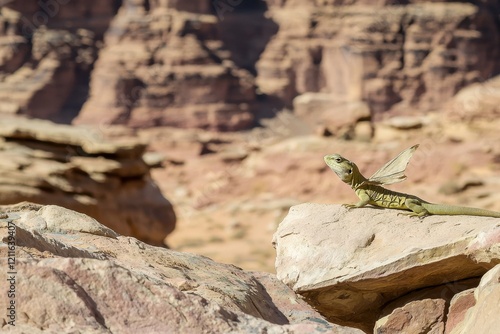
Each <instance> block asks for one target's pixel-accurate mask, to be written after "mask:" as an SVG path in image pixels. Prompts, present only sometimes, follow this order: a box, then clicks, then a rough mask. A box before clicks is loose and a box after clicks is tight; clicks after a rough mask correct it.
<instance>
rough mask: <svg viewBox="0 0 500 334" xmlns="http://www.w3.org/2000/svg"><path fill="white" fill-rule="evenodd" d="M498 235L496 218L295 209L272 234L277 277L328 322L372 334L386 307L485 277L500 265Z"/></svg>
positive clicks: (307, 206)
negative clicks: (420, 292) (432, 289)
mask: <svg viewBox="0 0 500 334" xmlns="http://www.w3.org/2000/svg"><path fill="white" fill-rule="evenodd" d="M499 236H500V230H499V225H498V219H496V218H487V217H472V216H454V217H453V216H430V217H427V218H423V219H421V220H420V219H415V218H414V217H413V218H412V217H407V216H399V215H398V212H397V211H396V210H381V209H376V208H362V209H355V210H347V209H345V208H343V207H341V206H339V205H320V204H302V205H298V206H294V207H292V208H291V209H290V212H289V214H288V216H287V217H286V218H285V219H284V221H283V222H282V223H281V224H280V226H279V228H278V230H277V232H276V233H275V235H274V243H275V247H276V252H277V258H276V271H277V276H278V278H279V279H281V280H282V281H283V282H285V283H286V284H287V285H288V286H290V287H293V289H294V291H296V292H298V293H300V294H301V295H303V296H304V297H305V298H306V300H308V302H309V303H310V304H311V305H313V306H314V307H315V308H316V309H317V310H318V311H320V312H321V313H322V314H323V315H325V316H326V317H327V318H328V319H330V320H331V321H333V322H337V323H341V324H349V325H350V326H355V327H358V328H363V329H364V330H368V331H371V330H372V329H373V324H374V322H375V321H376V319H377V317H378V314H379V313H380V308H381V307H382V306H383V305H384V304H386V303H387V302H389V301H392V300H394V299H396V298H397V297H399V296H402V295H404V294H406V293H408V292H410V291H414V290H417V289H421V288H424V287H429V286H434V285H440V284H445V283H446V282H454V281H457V280H462V279H466V278H471V277H477V276H480V275H482V274H484V273H485V272H486V270H487V269H488V268H492V267H493V266H494V265H495V264H496V263H498V262H499V260H500V252H499V247H498V245H499V240H500V239H499ZM395 240H397V242H395Z"/></svg>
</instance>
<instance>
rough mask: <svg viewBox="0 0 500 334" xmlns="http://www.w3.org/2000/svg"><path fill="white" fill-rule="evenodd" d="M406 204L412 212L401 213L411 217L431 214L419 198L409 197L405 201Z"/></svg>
mask: <svg viewBox="0 0 500 334" xmlns="http://www.w3.org/2000/svg"><path fill="white" fill-rule="evenodd" d="M405 205H406V207H407V208H408V209H410V210H411V211H412V212H409V213H401V214H406V215H408V216H410V217H425V216H427V215H429V211H427V209H425V208H424V207H423V206H422V203H420V201H419V200H417V199H414V198H407V199H406V201H405Z"/></svg>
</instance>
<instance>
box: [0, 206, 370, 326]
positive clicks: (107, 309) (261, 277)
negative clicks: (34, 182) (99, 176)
mask: <svg viewBox="0 0 500 334" xmlns="http://www.w3.org/2000/svg"><path fill="white" fill-rule="evenodd" d="M0 210H1V211H2V213H3V214H2V218H1V219H0V237H1V243H0V258H1V259H2V260H1V261H0V262H1V263H0V264H1V265H2V266H3V267H4V268H5V267H6V266H7V260H6V258H7V242H8V240H9V239H8V235H9V234H8V232H9V231H11V230H12V229H9V227H8V226H13V225H12V224H15V238H16V244H17V249H16V254H17V257H16V264H15V269H16V271H17V274H16V278H17V279H18V281H17V283H16V291H17V292H18V294H17V295H16V297H15V302H16V307H17V309H16V312H17V319H16V326H15V327H11V326H10V325H9V324H8V321H9V319H8V318H7V316H6V315H5V312H4V314H3V315H2V316H1V317H2V321H1V322H0V328H1V329H2V331H4V330H11V332H13V333H26V332H30V333H39V332H41V331H42V330H44V331H51V332H54V331H59V332H85V333H123V332H133V331H145V332H148V333H158V332H163V333H165V332H175V333H181V332H182V333H227V332H239V333H255V332H266V333H332V334H333V333H352V334H354V333H358V334H359V333H360V331H359V330H356V329H352V328H344V327H341V326H336V325H333V324H329V323H328V322H326V321H325V320H324V319H323V318H322V317H321V316H320V315H319V314H318V313H316V312H315V311H314V310H312V309H311V308H310V307H309V306H308V305H306V304H305V303H304V302H303V301H300V300H299V299H298V298H297V296H296V295H295V294H294V293H293V292H292V291H291V290H290V289H288V288H287V287H286V286H284V285H283V284H282V283H279V282H278V281H277V280H276V278H273V277H271V275H270V274H263V273H261V274H252V273H249V272H245V271H243V270H241V269H239V268H237V267H234V266H232V265H227V264H221V263H217V262H214V261H212V260H210V259H208V258H205V257H201V256H196V255H192V254H188V253H179V252H175V251H171V250H168V249H165V248H158V247H153V246H150V245H147V244H144V243H142V242H140V241H138V240H136V239H134V238H131V237H124V236H118V235H117V234H116V233H115V232H113V231H111V230H110V229H108V228H106V227H104V226H102V225H100V224H98V223H96V222H95V221H94V220H93V219H91V218H90V217H85V216H83V215H81V214H79V213H76V212H73V211H70V210H67V209H64V208H61V207H57V206H45V207H39V206H37V205H30V204H24V205H23V206H17V207H10V208H9V207H5V206H4V207H0ZM9 221H10V224H11V225H8V224H9V223H8V222H9ZM68 223H69V224H68ZM75 227H77V228H76V229H75ZM2 277H3V275H2ZM6 282H7V280H6V279H2V283H1V284H0V287H1V288H2V289H4V288H5V289H7V287H6V286H5V284H6ZM261 282H262V283H261ZM5 289H4V291H6V290H5ZM278 299H279V300H280V301H279V302H275V300H278ZM9 302H10V301H9V300H8V299H7V298H0V305H1V307H2V308H6V305H7V304H6V303H9Z"/></svg>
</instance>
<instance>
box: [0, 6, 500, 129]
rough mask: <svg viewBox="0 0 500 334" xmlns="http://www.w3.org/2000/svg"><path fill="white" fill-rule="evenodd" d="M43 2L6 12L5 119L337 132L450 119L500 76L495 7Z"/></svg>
mask: <svg viewBox="0 0 500 334" xmlns="http://www.w3.org/2000/svg"><path fill="white" fill-rule="evenodd" d="M41 4H43V5H41ZM41 4H35V3H31V2H12V3H9V4H7V5H6V6H5V7H3V8H2V11H1V13H0V21H1V22H2V28H0V38H1V40H2V41H3V45H4V46H3V47H2V48H1V49H0V52H1V53H2V56H1V57H0V71H1V74H2V80H1V81H0V97H1V101H2V102H1V103H0V113H15V114H26V115H31V116H34V117H43V118H52V119H57V120H59V121H70V120H71V119H73V118H74V117H75V116H77V114H78V117H77V119H76V120H75V122H76V123H99V124H109V123H114V124H128V125H131V126H136V127H149V126H157V125H173V126H179V127H199V128H205V129H215V130H239V129H244V128H248V127H251V126H252V125H254V124H255V121H256V120H257V119H259V118H260V117H261V116H263V115H269V114H273V110H274V111H275V110H276V109H279V108H282V107H283V106H288V107H292V106H293V107H294V108H295V109H299V111H300V112H299V114H301V117H302V118H304V119H305V120H309V121H313V122H318V121H319V122H321V123H323V124H326V125H327V126H328V125H331V126H333V127H334V128H335V126H336V124H337V121H338V119H339V117H340V118H341V119H346V118H347V119H354V121H355V122H356V121H358V120H360V116H359V114H358V112H359V110H358V109H359V108H357V107H356V106H357V105H359V104H360V103H361V104H365V105H366V107H364V109H366V108H368V116H367V112H366V111H363V112H362V117H361V120H363V119H365V120H366V118H368V119H370V117H372V116H375V118H379V117H382V115H383V114H386V113H389V114H391V115H394V114H405V113H413V112H427V111H437V110H440V109H441V108H443V107H445V106H446V102H448V101H449V100H450V99H451V98H452V97H453V96H454V95H455V94H456V93H457V92H458V91H459V90H460V89H462V88H464V87H466V86H468V85H470V84H473V83H481V82H483V81H485V80H487V79H489V78H491V77H493V76H495V75H498V73H499V72H500V60H499V59H500V34H499V31H500V21H499V19H498V14H499V13H500V6H499V5H498V3H497V2H496V1H494V0H490V1H468V2H450V1H442V2H435V1H420V0H419V1H392V0H387V1H372V0H358V1H337V0H335V1H298V0H297V1H277V0H268V1H265V2H264V1H255V2H249V1H233V2H229V3H228V2H226V1H223V0H220V1H219V0H217V1H212V2H210V1H206V0H203V1H202V0H196V1H190V2H189V3H188V2H182V1H144V0H140V1H132V0H124V1H121V2H120V1H115V2H108V3H106V4H104V3H101V2H95V1H83V0H75V1H71V2H67V3H66V2H63V1H60V0H51V1H47V2H41ZM46 4H50V6H49V5H46ZM97 53H98V54H99V57H97ZM96 59H97V60H96ZM304 94H306V96H307V98H304V97H303V96H302V95H304ZM296 98H299V100H298V101H294V99H296ZM353 104H354V107H353ZM311 110H313V111H311ZM351 113H354V114H353V115H351ZM334 130H335V129H334Z"/></svg>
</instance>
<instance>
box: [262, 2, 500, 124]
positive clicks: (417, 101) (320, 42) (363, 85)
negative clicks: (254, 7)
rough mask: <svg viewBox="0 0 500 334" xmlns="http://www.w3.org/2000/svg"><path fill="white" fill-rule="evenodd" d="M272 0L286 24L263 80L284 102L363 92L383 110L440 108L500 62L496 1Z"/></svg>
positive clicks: (265, 60)
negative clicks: (307, 96)
mask: <svg viewBox="0 0 500 334" xmlns="http://www.w3.org/2000/svg"><path fill="white" fill-rule="evenodd" d="M269 4H270V7H271V10H270V13H271V15H272V18H273V19H274V20H275V21H276V22H277V23H278V25H279V27H280V29H279V31H278V33H277V34H276V36H274V38H273V39H272V40H271V41H270V43H269V44H268V45H267V46H266V48H265V50H264V52H263V53H262V55H261V57H260V59H259V61H258V62H257V65H256V67H257V70H258V71H257V72H258V74H257V78H256V82H257V85H258V86H259V89H260V90H261V91H262V92H264V93H266V94H269V95H274V96H277V97H279V98H281V99H282V100H283V101H284V103H285V104H287V105H291V102H292V100H293V98H294V97H296V96H300V95H301V94H304V93H324V94H331V95H332V96H333V97H334V98H336V99H343V100H344V101H346V102H357V101H363V102H366V103H367V104H368V105H369V106H370V108H371V109H372V111H373V112H374V114H375V115H376V116H380V115H381V114H382V113H386V112H391V113H394V114H411V111H410V110H409V109H415V108H417V109H419V110H425V111H429V110H437V109H439V108H440V107H441V106H444V105H445V103H446V102H447V101H448V100H449V99H451V98H452V97H453V96H454V95H455V94H456V93H457V92H458V91H459V90H460V89H461V88H463V87H465V86H467V85H469V84H472V83H475V82H477V81H483V80H486V79H487V78H489V77H490V76H492V75H495V74H496V73H498V68H499V66H500V62H499V61H498V57H496V56H495V55H496V54H498V52H499V50H500V49H499V48H500V43H499V39H500V35H499V33H498V31H499V28H498V22H495V15H497V14H496V13H498V6H497V4H496V3H495V1H489V5H490V6H491V7H489V8H491V9H492V10H489V9H488V10H486V9H483V8H481V7H480V6H476V5H473V4H471V3H452V2H448V1H447V2H443V1H441V2H436V1H411V3H410V4H407V5H398V3H397V2H396V1H376V0H362V1H325V2H321V3H319V2H318V1H317V2H312V1H269ZM486 6H488V5H486ZM493 41H494V42H493ZM473 49H477V50H481V51H480V52H477V53H471V52H470V50H473Z"/></svg>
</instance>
